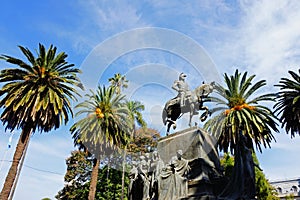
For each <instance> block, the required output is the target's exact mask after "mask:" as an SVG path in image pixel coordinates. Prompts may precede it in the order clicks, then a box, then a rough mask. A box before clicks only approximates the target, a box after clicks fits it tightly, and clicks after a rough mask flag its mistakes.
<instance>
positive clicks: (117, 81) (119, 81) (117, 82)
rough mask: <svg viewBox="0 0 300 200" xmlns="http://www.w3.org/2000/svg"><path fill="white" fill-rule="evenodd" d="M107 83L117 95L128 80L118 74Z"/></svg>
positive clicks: (108, 166)
mask: <svg viewBox="0 0 300 200" xmlns="http://www.w3.org/2000/svg"><path fill="white" fill-rule="evenodd" d="M108 81H109V82H110V87H113V88H115V92H116V93H117V94H121V92H122V88H127V87H128V84H127V83H128V80H126V76H125V75H121V74H120V73H117V74H114V77H112V78H109V79H108ZM111 156H112V155H110V156H109V157H108V163H107V171H106V179H108V178H109V173H110V165H111Z"/></svg>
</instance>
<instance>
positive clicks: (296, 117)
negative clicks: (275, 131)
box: [274, 70, 300, 137]
mask: <svg viewBox="0 0 300 200" xmlns="http://www.w3.org/2000/svg"><path fill="white" fill-rule="evenodd" d="M289 74H290V75H291V76H292V78H281V80H280V81H279V84H277V85H275V86H276V87H279V88H280V92H278V93H277V97H276V100H277V103H276V104H275V106H274V108H275V113H277V114H278V115H280V117H279V120H280V122H281V123H282V128H283V127H285V130H286V132H287V133H290V134H291V137H295V134H296V133H298V134H299V135H300V76H299V74H300V70H299V72H298V74H297V73H295V72H293V71H289ZM291 113H293V114H292V115H291Z"/></svg>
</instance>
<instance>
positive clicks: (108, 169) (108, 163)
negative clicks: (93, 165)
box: [106, 155, 111, 180]
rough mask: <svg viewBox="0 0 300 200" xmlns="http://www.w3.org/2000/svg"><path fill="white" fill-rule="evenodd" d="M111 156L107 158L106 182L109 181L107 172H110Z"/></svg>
mask: <svg viewBox="0 0 300 200" xmlns="http://www.w3.org/2000/svg"><path fill="white" fill-rule="evenodd" d="M110 159H111V155H109V156H108V162H107V171H106V180H108V179H109V171H110V164H111V160H110Z"/></svg>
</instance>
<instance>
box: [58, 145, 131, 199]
mask: <svg viewBox="0 0 300 200" xmlns="http://www.w3.org/2000/svg"><path fill="white" fill-rule="evenodd" d="M116 159H118V158H116ZM121 159H122V157H120V158H119V163H120V161H121ZM115 163H117V161H116V162H115ZM66 164H67V172H66V174H65V183H66V184H65V186H64V188H63V189H62V190H60V191H59V192H58V194H57V195H56V196H55V197H56V199H59V200H81V199H82V200H85V199H88V194H89V186H90V181H91V171H92V167H93V156H91V155H90V154H89V153H87V152H84V151H78V150H76V151H73V152H72V153H71V156H70V157H69V158H67V160H66ZM118 168H119V167H115V166H113V168H112V169H111V172H110V173H109V177H108V178H106V174H107V170H108V166H107V165H104V163H102V167H100V168H99V173H98V178H97V180H98V181H97V189H96V194H95V199H97V200H99V199H102V200H103V199H105V200H107V199H120V198H121V188H122V186H121V176H122V172H121V171H120V170H117V169H118ZM128 183H129V178H128V177H127V176H125V188H127V186H128ZM126 192H127V190H125V195H126ZM125 199H126V198H125Z"/></svg>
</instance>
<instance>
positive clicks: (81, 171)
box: [55, 151, 92, 200]
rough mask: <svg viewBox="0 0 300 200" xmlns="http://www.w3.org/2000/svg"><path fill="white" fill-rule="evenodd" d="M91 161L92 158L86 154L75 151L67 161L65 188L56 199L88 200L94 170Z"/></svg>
mask: <svg viewBox="0 0 300 200" xmlns="http://www.w3.org/2000/svg"><path fill="white" fill-rule="evenodd" d="M91 161H92V159H91V157H90V156H89V155H88V154H87V153H86V152H83V151H73V152H72V153H71V156H70V157H69V158H67V159H66V164H67V172H66V174H65V178H64V180H65V183H66V184H65V187H64V188H63V189H62V190H61V191H59V192H58V194H57V195H56V196H55V198H57V199H60V200H67V199H70V200H72V199H74V200H75V199H76V200H77V199H87V195H88V192H89V184H88V183H89V181H90V178H91V170H92V162H91Z"/></svg>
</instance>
